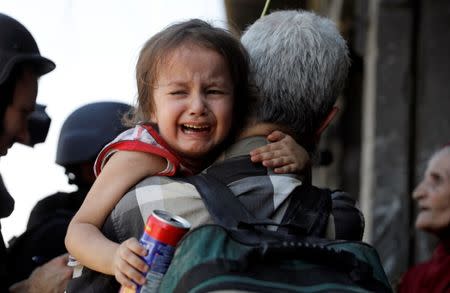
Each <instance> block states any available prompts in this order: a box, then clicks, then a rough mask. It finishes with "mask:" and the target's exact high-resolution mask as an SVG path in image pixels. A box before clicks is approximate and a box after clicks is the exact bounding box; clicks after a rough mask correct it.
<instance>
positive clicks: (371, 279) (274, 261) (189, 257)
mask: <svg viewBox="0 0 450 293" xmlns="http://www.w3.org/2000/svg"><path fill="white" fill-rule="evenodd" d="M187 181H188V182H190V183H192V184H194V185H195V186H196V187H197V189H198V191H199V192H200V194H201V195H202V198H203V200H204V202H205V205H206V207H207V209H208V211H209V212H210V214H211V216H212V218H213V219H214V221H215V224H209V225H203V226H200V227H197V228H195V229H194V230H192V231H190V232H189V233H188V234H187V235H185V237H184V238H183V239H182V240H181V241H180V243H179V244H178V246H177V250H176V252H175V255H174V258H173V259H172V262H171V265H170V266H169V269H168V271H167V272H166V274H165V276H164V278H163V280H162V283H161V286H160V288H159V292H164V293H166V292H174V293H175V292H176V293H181V292H196V293H197V292H212V291H213V292H219V291H220V292H223V291H226V292H392V289H391V287H390V284H389V282H388V279H387V277H386V274H385V272H384V270H383V267H382V265H381V262H380V259H379V256H378V253H377V252H376V250H375V249H374V248H373V247H372V246H370V245H369V244H367V243H363V242H360V241H347V240H327V239H324V238H320V237H317V235H313V236H311V233H309V232H310V231H311V230H308V229H307V228H308V226H311V225H310V224H311V223H318V222H322V221H323V219H322V218H323V211H320V209H319V210H317V211H316V213H309V214H308V215H306V216H305V217H302V215H301V214H300V213H297V214H295V213H292V211H291V212H290V213H289V214H290V216H289V217H290V218H285V219H283V221H282V222H281V224H276V223H274V222H273V221H271V220H269V219H255V218H254V217H253V216H252V215H251V214H250V213H249V212H248V211H247V210H246V209H245V207H244V206H243V205H242V204H241V202H240V201H239V200H238V199H237V198H236V197H235V196H234V194H233V193H232V192H231V190H229V189H228V188H227V187H226V186H225V185H223V184H222V183H221V182H220V181H219V180H217V179H216V178H214V177H212V176H211V175H210V174H199V175H196V176H192V177H190V178H187ZM305 188H308V187H306V186H305ZM219 195H220V196H219ZM314 195H317V193H316V192H309V194H308V196H314ZM299 197H302V196H299ZM218 198H220V200H218ZM305 201H306V202H308V199H306V200H305ZM309 201H310V199H309ZM294 202H297V207H300V206H301V202H302V200H301V199H298V198H297V199H296V200H294ZM314 214H315V216H314ZM303 221H306V222H308V223H309V224H308V225H306V226H305V223H304V222H303ZM270 226H279V229H277V230H276V231H274V230H273V229H269V228H267V227H270ZM313 234H314V233H313Z"/></svg>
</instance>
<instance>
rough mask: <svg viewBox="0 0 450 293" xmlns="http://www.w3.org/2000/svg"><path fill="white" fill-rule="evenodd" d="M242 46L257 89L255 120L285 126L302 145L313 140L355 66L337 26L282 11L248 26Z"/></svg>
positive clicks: (308, 14) (301, 13)
mask: <svg viewBox="0 0 450 293" xmlns="http://www.w3.org/2000/svg"><path fill="white" fill-rule="evenodd" d="M241 42H242V44H243V45H244V47H245V48H246V49H247V51H248V52H249V55H250V63H251V65H250V67H251V74H252V78H253V82H254V84H255V87H256V96H257V101H256V105H255V107H254V109H253V111H254V112H253V113H252V115H253V117H254V118H255V119H256V122H268V123H276V124H278V125H281V126H285V127H287V129H288V130H289V131H291V132H292V134H293V135H294V137H295V138H296V139H297V140H298V141H301V142H303V143H302V144H304V142H305V140H304V139H305V138H306V140H312V138H313V135H314V132H315V131H316V130H317V129H318V127H319V126H320V123H321V122H322V121H323V119H324V118H325V117H326V115H327V114H328V113H329V112H330V111H331V108H332V107H333V105H334V103H335V102H336V99H337V97H338V95H339V93H340V91H341V90H342V89H343V87H344V84H345V80H346V78H347V73H348V68H349V66H350V58H349V56H348V48H347V45H346V42H345V40H344V39H343V38H342V36H341V35H340V33H339V32H338V30H337V28H336V25H335V24H334V23H333V22H332V21H331V20H329V19H327V18H324V17H321V16H318V15H316V14H314V13H311V12H307V11H301V10H299V11H296V10H286V11H277V12H273V13H271V14H269V15H267V16H264V17H262V18H261V19H259V20H257V21H256V22H255V23H254V24H253V25H251V26H250V27H248V28H247V30H246V31H245V33H244V34H243V36H242V38H241ZM302 137H303V139H301V138H302ZM312 147H314V146H313V145H312Z"/></svg>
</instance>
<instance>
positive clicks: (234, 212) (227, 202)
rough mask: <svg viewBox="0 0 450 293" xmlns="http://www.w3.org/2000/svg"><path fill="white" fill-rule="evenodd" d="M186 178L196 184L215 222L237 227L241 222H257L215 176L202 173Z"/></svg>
mask: <svg viewBox="0 0 450 293" xmlns="http://www.w3.org/2000/svg"><path fill="white" fill-rule="evenodd" d="M185 180H186V181H188V182H190V183H192V184H193V185H195V187H196V188H197V190H198V192H199V193H200V195H201V197H202V199H203V202H204V203H205V206H206V208H207V209H208V212H209V213H210V215H211V217H212V218H213V220H214V222H215V223H217V224H220V225H222V226H224V227H227V228H237V226H238V225H239V224H240V223H254V222H256V219H255V217H254V216H253V215H252V214H251V213H250V212H249V211H248V210H247V209H246V208H245V206H244V205H243V204H242V202H241V201H240V200H239V199H238V198H236V196H235V195H234V194H233V192H232V191H231V190H230V189H229V188H228V187H227V186H226V185H225V184H223V183H222V182H220V181H219V180H218V179H216V178H215V177H214V176H212V175H209V174H204V173H200V174H197V175H194V176H190V177H187V178H185ZM219 199H220V200H219Z"/></svg>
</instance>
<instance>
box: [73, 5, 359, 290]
mask: <svg viewBox="0 0 450 293" xmlns="http://www.w3.org/2000/svg"><path fill="white" fill-rule="evenodd" d="M242 42H243V44H244V46H245V47H246V48H247V49H248V51H249V53H250V59H251V69H252V73H253V79H254V83H255V86H256V89H257V92H256V101H255V105H254V107H253V109H252V110H253V111H252V113H251V115H250V116H249V117H250V118H249V121H248V123H247V125H245V127H244V129H243V130H242V132H241V134H240V136H239V138H238V140H237V142H236V143H234V144H233V145H232V146H231V147H230V148H228V149H227V150H226V151H225V152H224V153H223V154H222V155H221V156H220V158H219V159H218V160H217V162H215V163H214V164H213V165H212V166H211V167H209V168H208V169H207V170H205V172H207V173H210V174H213V175H214V176H216V177H217V178H218V179H220V180H221V181H222V182H223V183H225V184H226V185H228V187H230V188H231V190H232V191H233V193H234V194H235V195H236V196H237V197H238V198H239V199H240V200H241V201H242V202H243V204H244V205H245V206H246V208H247V209H248V210H249V211H250V212H252V213H253V214H254V216H255V217H256V218H271V219H273V220H275V221H281V219H282V218H283V217H284V214H285V212H286V208H287V206H288V204H289V202H290V200H291V198H292V197H293V195H295V194H296V192H298V190H299V189H298V188H297V187H299V186H301V185H302V182H304V181H305V178H303V177H302V176H298V175H296V174H275V173H274V172H273V171H272V170H271V169H269V168H265V167H264V166H262V165H260V164H253V163H252V161H251V160H250V156H249V152H250V151H251V150H253V149H254V148H256V147H260V146H264V145H266V144H267V141H266V136H267V135H269V134H270V133H272V132H273V131H274V130H282V131H284V132H286V133H288V134H290V135H292V136H293V137H294V138H295V139H296V140H297V142H298V143H299V144H301V145H302V146H303V147H304V148H305V149H307V150H308V152H310V153H311V154H312V153H314V151H315V149H316V145H317V142H318V140H319V137H320V134H321V133H322V131H323V130H324V129H325V128H326V127H327V125H328V124H329V122H330V121H331V119H332V118H333V116H334V115H335V113H336V109H335V108H334V103H335V102H336V99H337V96H338V95H339V93H340V91H341V90H342V88H343V86H344V82H345V79H346V77H347V72H348V68H349V64H350V61H349V57H348V51H347V46H346V44H345V41H344V39H343V38H342V37H341V35H340V34H339V32H338V31H337V29H336V26H335V25H334V24H333V23H332V22H331V21H330V20H328V19H326V18H322V17H319V16H317V15H315V14H313V13H310V12H305V11H280V12H275V13H272V14H270V15H268V16H265V17H263V18H261V19H260V20H258V21H257V22H255V23H254V24H253V25H252V26H250V27H249V28H248V30H247V31H246V32H245V33H244V35H243V37H242ZM333 197H334V199H333V206H336V207H337V206H339V207H340V208H339V209H338V208H336V209H333V215H334V218H335V220H337V221H336V223H341V222H343V221H342V220H340V218H345V219H349V218H350V219H355V222H352V221H351V225H352V226H354V227H355V229H354V230H355V231H356V232H352V233H349V234H346V233H341V232H340V231H341V230H340V229H339V227H335V225H333V222H332V221H330V222H329V224H328V229H327V230H328V231H327V236H328V237H331V238H333V237H334V236H335V234H336V233H337V235H336V236H338V237H339V238H361V237H362V231H363V220H362V216H361V214H360V213H359V211H358V210H357V209H356V208H355V207H354V205H353V202H352V201H351V200H350V199H349V198H348V196H346V195H345V194H344V193H342V192H337V193H334V194H333ZM154 209H162V210H166V211H169V212H171V213H174V214H176V215H179V216H181V217H183V218H186V219H187V220H188V221H189V222H191V224H192V225H193V226H197V225H200V224H204V223H207V222H210V221H211V218H210V216H209V214H208V212H207V210H206V209H205V206H204V204H203V202H202V200H201V197H200V195H199V194H198V192H197V190H196V189H195V187H194V186H193V185H191V184H189V183H184V182H181V181H177V180H176V179H175V178H169V177H150V178H147V179H145V180H143V181H141V182H140V183H139V184H137V185H136V186H135V187H134V188H133V189H132V190H130V191H129V192H128V193H127V194H126V195H125V196H124V197H123V198H122V199H121V201H120V202H119V203H118V204H117V205H116V208H115V209H114V210H113V212H112V213H111V215H110V216H109V218H108V219H107V221H106V223H105V225H104V228H103V232H104V233H105V235H106V236H107V237H108V238H110V239H111V240H113V241H117V242H123V241H125V240H126V239H128V238H130V237H135V238H139V237H140V235H141V233H142V230H143V226H144V222H145V221H146V219H147V217H148V216H149V215H150V214H151V212H152V211H153V210H154ZM335 211H336V214H335V213H334V212H335ZM338 211H339V212H338ZM332 218H333V217H331V219H332ZM335 228H336V229H335ZM347 236H349V237H347ZM136 273H137V272H136ZM105 277H106V276H97V277H94V278H91V277H87V278H88V279H89V280H90V281H91V282H92V283H91V285H94V286H97V285H98V286H100V287H102V286H104V285H103V284H100V283H101V282H102V281H104V280H105ZM73 285H74V287H73V290H74V291H76V289H77V288H76V286H75V283H74V284H73ZM111 286H112V288H114V286H116V288H115V289H117V288H118V284H117V283H116V285H111ZM100 287H99V288H100ZM102 288H104V287H102ZM115 289H112V290H115ZM69 292H70V291H69Z"/></svg>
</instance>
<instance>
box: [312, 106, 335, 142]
mask: <svg viewBox="0 0 450 293" xmlns="http://www.w3.org/2000/svg"><path fill="white" fill-rule="evenodd" d="M338 112H339V108H338V107H336V106H333V108H331V111H330V113H328V115H327V116H326V117H325V119H323V121H322V123H321V124H320V126H319V128H318V129H317V131H316V133H315V135H314V138H315V140H316V141H319V139H320V136H321V135H322V132H323V131H324V130H325V129H326V128H327V127H328V125H330V123H331V121H332V120H333V119H334V117H335V116H336V114H337V113H338Z"/></svg>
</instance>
